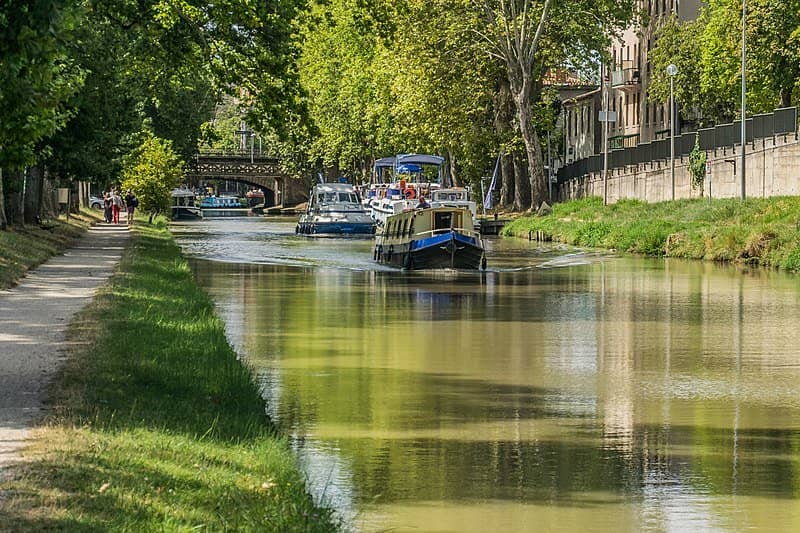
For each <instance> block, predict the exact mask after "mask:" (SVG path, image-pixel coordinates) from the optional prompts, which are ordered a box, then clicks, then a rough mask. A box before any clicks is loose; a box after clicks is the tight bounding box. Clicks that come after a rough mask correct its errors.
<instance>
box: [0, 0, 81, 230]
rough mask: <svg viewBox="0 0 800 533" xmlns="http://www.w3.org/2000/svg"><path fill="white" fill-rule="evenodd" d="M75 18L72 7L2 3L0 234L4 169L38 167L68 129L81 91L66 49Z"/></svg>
mask: <svg viewBox="0 0 800 533" xmlns="http://www.w3.org/2000/svg"><path fill="white" fill-rule="evenodd" d="M75 18H76V11H75V6H74V3H73V2H69V1H61V0H37V1H31V2H18V1H14V0H2V1H0V112H2V119H0V229H3V228H5V227H6V224H7V221H6V212H5V199H4V194H3V176H2V169H3V168H6V169H19V168H22V167H24V166H25V165H29V164H31V163H33V162H34V160H35V158H36V148H37V143H38V142H39V141H40V140H41V139H43V138H45V137H47V136H48V135H52V134H53V133H54V132H55V131H56V130H57V129H58V128H59V127H60V126H61V125H62V124H63V122H64V120H65V118H66V113H65V108H64V101H65V100H66V99H67V98H69V96H70V95H71V94H73V93H74V92H75V91H76V90H77V89H78V88H79V87H80V84H81V81H82V74H81V72H80V70H78V69H76V68H74V65H73V64H72V62H71V60H70V59H69V57H68V55H67V53H66V49H65V46H64V41H65V39H67V38H68V35H69V33H70V31H71V28H72V25H73V24H74V21H75Z"/></svg>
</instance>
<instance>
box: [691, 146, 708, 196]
mask: <svg viewBox="0 0 800 533" xmlns="http://www.w3.org/2000/svg"><path fill="white" fill-rule="evenodd" d="M707 159H708V154H706V152H705V150H701V149H700V134H699V133H698V134H696V135H695V137H694V148H692V151H691V152H689V172H691V174H692V188H693V189H700V196H702V195H703V184H704V183H705V179H706V160H707Z"/></svg>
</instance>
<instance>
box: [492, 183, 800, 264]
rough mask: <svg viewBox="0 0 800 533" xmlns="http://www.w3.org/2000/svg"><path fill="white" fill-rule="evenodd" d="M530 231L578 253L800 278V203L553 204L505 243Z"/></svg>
mask: <svg viewBox="0 0 800 533" xmlns="http://www.w3.org/2000/svg"><path fill="white" fill-rule="evenodd" d="M529 231H533V232H541V233H544V234H545V235H547V236H548V237H549V238H552V239H553V240H555V241H560V242H565V243H568V244H573V245H576V246H589V247H597V248H609V249H616V250H619V251H624V252H631V253H641V254H647V255H653V256H666V257H681V258H687V259H705V260H711V261H729V262H737V263H747V264H756V265H762V266H769V267H776V268H782V269H786V270H790V271H798V270H800V197H785V196H784V197H774V198H766V199H761V198H754V199H748V200H746V201H745V202H742V201H740V200H738V199H721V200H714V201H713V202H711V203H709V202H708V200H703V199H693V200H678V201H674V202H661V203H656V204H648V203H644V202H640V201H636V200H623V201H620V202H617V203H615V204H612V205H608V206H603V202H602V200H601V199H600V198H597V197H592V198H584V199H581V200H575V201H571V202H565V203H562V204H556V205H555V206H553V213H552V215H548V216H545V217H524V218H519V219H517V220H514V221H513V222H510V223H509V224H508V225H506V227H505V228H503V235H506V236H512V235H513V236H517V237H526V238H527V236H528V232H529Z"/></svg>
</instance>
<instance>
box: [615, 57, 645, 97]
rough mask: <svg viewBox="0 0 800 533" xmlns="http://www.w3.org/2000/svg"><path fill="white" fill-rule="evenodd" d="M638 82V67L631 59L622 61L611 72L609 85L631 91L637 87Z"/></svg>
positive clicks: (639, 80) (639, 81)
mask: <svg viewBox="0 0 800 533" xmlns="http://www.w3.org/2000/svg"><path fill="white" fill-rule="evenodd" d="M640 83H641V79H640V78H639V69H638V68H637V67H636V65H634V64H633V61H623V62H622V64H621V65H618V66H617V68H616V69H615V70H613V71H612V72H611V87H612V88H614V89H620V90H623V91H630V92H633V91H637V90H638V89H639V86H640Z"/></svg>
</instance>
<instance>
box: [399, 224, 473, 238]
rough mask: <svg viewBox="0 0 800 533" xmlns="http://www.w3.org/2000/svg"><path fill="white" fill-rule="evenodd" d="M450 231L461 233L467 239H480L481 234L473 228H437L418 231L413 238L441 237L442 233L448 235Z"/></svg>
mask: <svg viewBox="0 0 800 533" xmlns="http://www.w3.org/2000/svg"><path fill="white" fill-rule="evenodd" d="M450 231H457V232H458V233H462V234H464V235H466V236H468V237H478V238H480V236H481V233H480V231H476V230H475V228H469V229H467V228H455V227H453V228H439V229H431V230H427V231H420V232H417V233H415V234H414V236H415V237H416V236H420V237H424V236H426V235H430V236H431V237H432V236H434V235H441V234H443V233H448V232H450Z"/></svg>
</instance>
